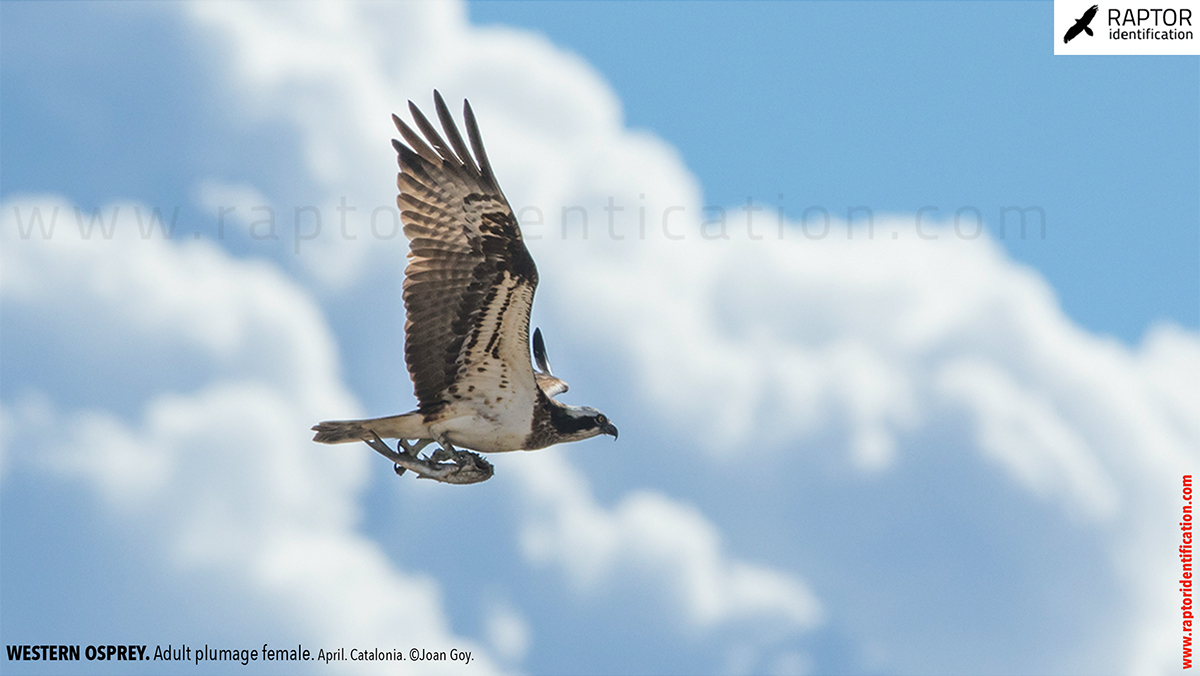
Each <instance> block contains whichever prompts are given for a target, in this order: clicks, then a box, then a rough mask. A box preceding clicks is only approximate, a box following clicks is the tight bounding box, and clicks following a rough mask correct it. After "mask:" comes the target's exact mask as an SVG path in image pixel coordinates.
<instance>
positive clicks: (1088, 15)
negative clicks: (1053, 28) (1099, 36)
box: [1063, 5, 1100, 44]
mask: <svg viewBox="0 0 1200 676" xmlns="http://www.w3.org/2000/svg"><path fill="white" fill-rule="evenodd" d="M1098 11H1100V6H1099V5H1092V6H1091V7H1089V8H1088V11H1086V12H1084V13H1083V16H1081V17H1079V20H1078V21H1076V22H1075V25H1074V26H1071V27H1070V28H1068V29H1067V34H1066V35H1064V36H1063V44H1066V43H1068V42H1070V41H1071V40H1073V39H1075V36H1076V35H1079V34H1080V33H1084V32H1086V33H1087V34H1088V35H1095V33H1093V32H1092V29H1091V28H1088V24H1090V23H1091V22H1092V19H1095V18H1096V12H1098Z"/></svg>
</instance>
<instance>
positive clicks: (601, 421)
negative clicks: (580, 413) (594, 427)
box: [596, 413, 608, 425]
mask: <svg viewBox="0 0 1200 676" xmlns="http://www.w3.org/2000/svg"><path fill="white" fill-rule="evenodd" d="M596 422H597V423H599V424H601V425H607V424H608V418H605V417H604V414H603V413H601V414H600V415H598V416H596Z"/></svg>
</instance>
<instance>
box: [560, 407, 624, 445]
mask: <svg viewBox="0 0 1200 676" xmlns="http://www.w3.org/2000/svg"><path fill="white" fill-rule="evenodd" d="M551 410H552V413H551V416H550V420H551V423H552V424H553V425H554V429H555V430H556V431H557V432H558V434H559V435H560V436H561V437H563V439H562V441H579V440H580V439H590V438H592V437H594V436H598V435H601V434H608V435H610V436H612V438H613V439H616V438H617V426H616V425H614V424H612V421H611V420H609V419H608V416H606V415H604V414H603V413H601V412H600V411H597V410H596V409H594V408H592V407H591V406H567V405H559V406H556V407H554V408H553V409H551Z"/></svg>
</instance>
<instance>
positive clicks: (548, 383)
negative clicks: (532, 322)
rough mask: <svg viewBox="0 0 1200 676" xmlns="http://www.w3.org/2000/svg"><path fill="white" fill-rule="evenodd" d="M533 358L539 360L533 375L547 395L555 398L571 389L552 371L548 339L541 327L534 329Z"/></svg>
mask: <svg viewBox="0 0 1200 676" xmlns="http://www.w3.org/2000/svg"><path fill="white" fill-rule="evenodd" d="M533 358H534V359H535V360H537V371H536V372H535V373H534V374H533V375H534V377H535V378H536V379H537V384H538V387H540V388H542V392H545V393H546V396H547V397H550V398H551V399H553V398H554V397H557V396H558V395H560V394H562V393H563V392H566V391H567V390H568V389H570V388H569V387H568V385H567V381H565V380H562V379H561V378H556V377H554V374H553V373H551V372H550V359H549V358H547V357H546V341H544V340H542V330H541V329H534V330H533Z"/></svg>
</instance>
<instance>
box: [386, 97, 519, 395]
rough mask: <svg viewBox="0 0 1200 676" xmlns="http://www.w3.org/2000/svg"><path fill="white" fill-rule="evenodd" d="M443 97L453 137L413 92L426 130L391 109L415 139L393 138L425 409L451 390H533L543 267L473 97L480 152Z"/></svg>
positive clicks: (413, 344)
mask: <svg viewBox="0 0 1200 676" xmlns="http://www.w3.org/2000/svg"><path fill="white" fill-rule="evenodd" d="M434 102H435V104H436V106H437V114H438V118H439V120H440V121H441V124H442V129H443V131H444V132H445V134H446V139H443V138H442V136H441V135H440V134H438V132H437V130H436V129H434V127H433V125H431V124H430V123H429V121H428V120H427V119H425V116H424V115H422V114H421V111H420V110H418V109H417V107H416V106H415V105H413V103H412V102H411V101H410V102H409V104H408V107H409V110H410V111H411V112H412V116H413V120H414V121H415V122H416V126H417V128H418V129H420V131H421V133H422V134H423V135H424V137H425V138H424V140H423V139H422V138H421V137H420V136H418V135H417V134H416V133H415V132H414V131H413V130H412V129H410V128H409V127H408V126H407V125H405V124H404V122H402V121H401V120H400V118H398V117H396V116H394V115H393V116H392V118H393V120H394V121H395V123H396V128H397V129H399V130H400V134H401V136H403V137H404V141H405V142H407V144H408V145H405V144H404V143H401V142H399V141H395V140H393V141H392V145H394V146H395V148H396V152H397V153H399V162H400V175H399V178H398V179H397V184H398V186H399V188H400V196H399V198H398V199H397V203H398V204H399V206H400V217H401V220H402V222H403V223H404V234H405V235H406V236H407V237H408V238H409V240H410V251H409V263H408V268H407V269H406V270H405V273H404V275H405V279H404V307H405V310H406V312H407V321H406V322H405V325H404V331H405V341H404V357H405V361H406V362H407V364H408V372H409V374H410V375H411V376H412V380H413V388H414V391H415V393H416V396H417V400H418V401H419V402H420V410H421V411H423V412H434V411H436V410H438V409H439V408H440V407H441V406H442V405H444V404H446V403H449V402H450V401H452V400H463V399H470V400H479V401H482V402H485V403H487V404H489V405H490V403H491V402H493V401H495V400H496V399H497V398H498V397H503V396H504V395H505V394H522V395H524V396H523V397H518V398H526V397H532V396H533V394H534V393H535V392H536V389H535V388H536V384H535V381H534V372H533V365H532V364H531V363H530V360H529V311H530V308H531V306H532V304H533V293H534V289H535V288H536V287H537V267H536V266H535V265H534V263H533V259H532V258H531V257H530V256H529V250H528V249H526V248H525V243H524V242H523V241H522V239H521V230H520V228H519V227H518V226H517V220H516V218H515V217H514V216H513V213H512V209H511V208H509V206H508V201H507V200H506V199H505V198H504V193H503V192H501V190H500V186H499V185H498V184H497V183H496V178H495V176H493V174H492V168H491V166H490V165H489V164H488V159H487V153H485V152H484V149H483V141H482V140H481V138H480V135H479V128H478V126H477V125H476V124H475V115H474V113H473V112H472V111H471V106H470V104H468V103H466V102H465V101H464V102H463V116H464V117H465V120H466V128H467V136H468V137H469V138H470V142H471V147H472V149H473V150H474V157H472V154H471V151H469V150H467V146H466V144H465V143H463V139H462V136H461V135H459V132H458V128H457V127H456V125H455V123H454V118H452V117H451V116H450V112H449V111H448V110H447V109H446V104H445V102H444V101H443V100H442V96H441V94H439V93H438V92H436V91H435V92H434ZM447 140H448V142H447ZM426 141H427V142H428V143H426ZM476 160H478V165H476Z"/></svg>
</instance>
